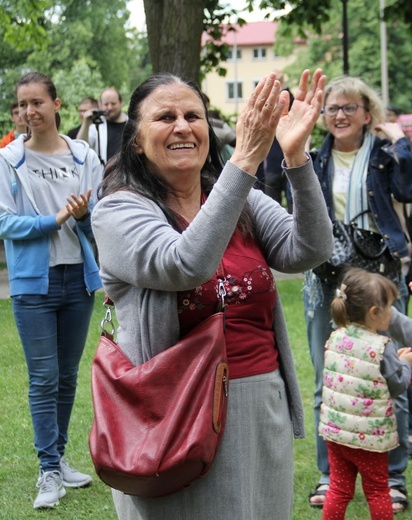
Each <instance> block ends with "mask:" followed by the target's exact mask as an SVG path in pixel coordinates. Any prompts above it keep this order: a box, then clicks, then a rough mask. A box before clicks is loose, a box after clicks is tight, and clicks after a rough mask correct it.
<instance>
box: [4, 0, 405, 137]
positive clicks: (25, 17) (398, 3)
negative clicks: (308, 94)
mask: <svg viewBox="0 0 412 520" xmlns="http://www.w3.org/2000/svg"><path fill="white" fill-rule="evenodd" d="M244 1H245V8H246V10H249V11H252V10H254V9H270V14H269V15H268V17H269V18H271V19H279V18H280V19H281V20H282V23H281V27H282V38H281V39H282V46H283V55H287V54H289V53H290V52H291V51H292V49H293V47H294V45H293V37H294V36H296V35H298V34H301V35H302V34H303V35H304V36H305V37H307V36H310V45H309V50H308V51H307V53H306V54H304V55H303V56H302V57H301V61H300V62H299V61H298V64H297V66H299V67H301V66H302V64H303V66H305V67H306V66H309V65H310V66H312V64H313V65H314V66H315V65H323V66H324V68H325V70H327V71H328V74H329V76H335V75H337V74H338V73H340V70H341V60H342V56H341V52H342V45H341V43H342V42H341V39H340V36H339V35H340V34H341V20H340V14H339V13H341V8H342V2H343V1H345V2H347V5H348V10H349V15H350V16H351V18H350V24H349V25H350V53H349V56H350V63H351V71H350V72H351V73H352V74H357V75H362V76H364V77H365V78H366V79H370V80H371V81H372V84H373V85H378V84H379V80H378V76H379V67H380V62H379V56H378V53H379V45H378V43H377V42H378V41H379V35H378V25H379V20H378V19H379V14H378V11H377V5H378V3H379V2H378V0H365V1H361V0H290V1H287V0H244ZM144 6H145V12H146V21H147V31H148V34H147V36H146V35H145V34H139V33H138V32H137V31H136V30H135V29H133V30H132V29H130V28H129V27H128V26H127V20H128V17H129V13H128V10H127V0H2V1H1V2H0V41H1V42H2V44H1V45H0V81H1V86H2V90H1V95H0V119H4V118H8V117H9V114H8V108H9V104H10V103H11V102H12V101H13V98H14V86H15V84H16V81H17V79H18V78H19V76H20V75H21V74H22V73H24V72H26V71H27V70H34V69H37V70H40V71H42V72H44V73H46V74H49V75H50V76H51V77H52V78H53V79H54V80H55V82H56V84H57V85H58V92H59V96H60V97H61V98H62V100H63V113H62V115H63V116H64V117H63V118H62V130H63V131H66V130H67V129H68V128H70V126H73V124H75V123H76V122H77V121H76V117H77V116H76V108H77V104H78V102H79V100H80V99H81V98H82V97H84V96H87V95H92V96H94V97H97V96H98V95H99V94H100V92H101V89H102V88H104V87H106V86H114V87H116V88H118V89H119V90H120V91H121V92H122V93H123V94H124V97H125V99H127V98H128V96H129V94H130V92H131V91H132V90H133V88H134V87H135V86H136V85H137V84H138V83H140V82H141V81H143V80H144V79H145V78H146V77H147V76H148V75H149V74H150V73H151V72H152V64H153V69H154V70H155V71H160V70H167V71H173V72H176V73H180V74H184V75H188V76H191V77H194V78H197V79H199V80H200V79H201V77H202V75H204V74H205V73H206V72H208V71H210V70H217V72H218V73H219V74H221V75H224V74H225V68H224V61H225V59H226V57H227V54H228V50H229V49H228V47H227V45H225V44H222V42H221V41H220V38H221V31H222V24H228V23H229V22H232V23H233V24H240V25H242V24H243V23H245V21H244V18H243V17H242V14H243V13H242V12H238V11H236V10H234V9H231V8H230V7H229V6H228V5H227V3H226V2H225V0H144ZM285 12H286V14H285ZM351 13H352V14H351ZM355 13H356V14H355ZM385 17H386V18H387V20H388V35H389V53H390V54H389V56H388V61H389V67H390V78H391V84H390V89H391V100H392V99H393V100H394V101H395V100H396V102H397V103H398V104H399V105H400V106H401V107H406V106H407V105H408V104H409V103H410V100H409V98H408V92H409V88H408V87H409V86H410V79H409V78H408V74H407V71H408V70H409V61H410V60H408V58H407V57H408V55H409V56H410V55H411V48H410V46H411V43H410V41H409V40H410V32H411V30H412V4H411V1H410V0H386V9H385ZM408 31H409V39H408V38H407V36H406V35H407V34H408ZM203 32H206V33H207V34H208V35H209V36H210V42H209V43H208V44H207V45H206V47H205V48H204V49H203V51H202V53H201V52H200V49H201V38H202V34H203ZM318 33H321V34H322V37H317V36H316V34H318ZM408 53H409V54H408Z"/></svg>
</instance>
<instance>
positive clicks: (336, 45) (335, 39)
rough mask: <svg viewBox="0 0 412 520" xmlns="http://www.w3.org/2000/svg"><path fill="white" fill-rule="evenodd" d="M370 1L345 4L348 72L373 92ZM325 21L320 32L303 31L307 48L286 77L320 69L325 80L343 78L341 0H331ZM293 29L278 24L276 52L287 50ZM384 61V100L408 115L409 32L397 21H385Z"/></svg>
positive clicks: (375, 69) (377, 60)
mask: <svg viewBox="0 0 412 520" xmlns="http://www.w3.org/2000/svg"><path fill="white" fill-rule="evenodd" d="M378 4H379V3H378V2H377V1H376V0H349V2H348V5H347V14H348V33H349V34H348V40H349V74H350V75H351V76H360V77H362V78H363V79H365V81H367V82H368V83H369V84H370V85H371V86H372V87H373V88H375V89H376V90H377V91H380V89H381V48H380V13H379V5H378ZM329 15H330V19H329V22H327V23H324V24H323V26H322V34H321V35H317V34H314V33H313V32H312V33H310V32H309V31H306V33H305V37H306V38H307V42H308V46H307V47H306V49H305V50H303V51H302V52H300V54H299V56H298V59H297V61H296V62H295V63H294V64H293V65H292V66H290V67H288V69H287V72H288V73H289V76H290V77H291V78H295V77H298V75H299V73H300V71H301V70H302V69H303V68H310V69H314V68H315V67H322V69H323V70H324V72H325V74H326V75H327V76H328V78H330V79H332V78H334V77H337V76H340V75H342V74H343V42H342V2H341V0H331V8H330V13H329ZM299 31H300V28H299V27H292V26H290V25H288V26H287V25H286V24H284V23H283V20H282V22H281V25H280V29H279V30H278V32H277V41H276V52H277V54H280V55H282V54H283V53H284V52H287V51H289V50H290V48H291V47H292V46H293V41H294V40H295V38H296V37H297V36H298V34H299ZM386 32H387V62H388V77H389V98H390V102H391V103H392V104H395V105H398V106H399V107H400V108H401V109H402V110H403V111H405V112H410V111H412V100H411V98H410V94H409V92H410V89H411V88H412V78H411V76H410V74H409V70H410V59H411V56H412V42H411V38H410V29H409V27H408V25H407V24H405V23H402V22H400V21H399V20H397V21H396V22H387V24H386Z"/></svg>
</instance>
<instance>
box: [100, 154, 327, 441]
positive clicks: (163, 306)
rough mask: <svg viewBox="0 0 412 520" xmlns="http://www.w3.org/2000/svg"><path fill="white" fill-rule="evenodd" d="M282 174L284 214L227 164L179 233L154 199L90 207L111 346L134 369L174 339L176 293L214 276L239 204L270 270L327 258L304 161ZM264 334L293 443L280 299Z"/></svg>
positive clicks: (120, 196)
mask: <svg viewBox="0 0 412 520" xmlns="http://www.w3.org/2000/svg"><path fill="white" fill-rule="evenodd" d="M286 171H287V174H288V178H289V180H290V183H291V186H292V195H293V199H294V215H293V217H292V216H291V215H289V214H288V213H287V212H286V211H285V209H283V208H282V207H281V206H280V205H279V204H278V203H276V202H275V201H273V200H272V199H271V198H269V197H267V196H266V195H264V194H263V193H262V192H261V191H259V190H254V189H252V187H253V184H254V182H255V177H253V176H251V175H249V174H247V173H246V172H244V171H242V170H240V169H239V168H237V167H236V166H235V165H233V164H232V163H230V162H228V163H227V164H226V166H225V167H224V169H223V171H222V174H221V175H220V177H219V179H218V181H217V182H216V184H215V186H214V188H213V190H212V191H211V193H210V195H209V197H208V198H207V200H206V202H205V203H204V204H203V206H202V207H201V209H200V211H199V213H198V214H197V216H196V217H195V219H194V220H193V221H192V223H191V224H190V226H189V227H188V228H187V229H186V230H185V231H184V232H183V233H182V234H180V233H178V232H177V231H175V230H174V229H173V228H172V227H171V226H170V224H169V223H168V222H167V220H166V217H165V215H164V213H163V212H162V210H161V209H160V208H159V207H158V206H157V205H156V204H155V203H154V202H152V201H150V200H148V199H147V198H145V197H143V196H140V195H138V194H135V193H131V192H128V191H119V192H117V193H114V194H112V195H109V196H107V197H105V198H103V199H102V200H101V201H99V202H98V204H97V205H96V207H95V208H94V211H93V214H92V225H93V231H94V236H95V239H96V242H97V246H98V249H99V259H100V274H101V277H102V281H103V285H104V288H105V290H106V292H107V294H108V295H109V297H110V298H111V299H112V300H113V302H114V303H115V305H116V316H117V319H118V322H119V329H118V332H117V341H118V343H119V345H120V346H121V347H122V349H123V351H124V352H125V354H126V355H127V356H128V357H129V358H130V359H131V360H132V362H133V363H134V364H139V363H143V362H145V361H147V360H148V359H150V358H151V357H153V356H154V355H156V354H157V353H159V352H161V351H163V350H165V349H167V348H168V347H170V346H172V345H173V344H175V343H176V342H177V341H178V339H179V319H178V314H177V297H176V292H177V291H183V290H187V289H191V288H194V287H197V286H198V285H200V284H202V283H204V282H206V281H207V280H209V279H210V278H211V277H212V275H213V274H214V273H215V272H216V270H217V268H218V265H219V262H220V260H221V258H222V255H223V253H224V251H225V249H226V246H227V244H228V243H229V240H230V238H231V236H232V234H233V232H234V230H235V228H236V224H237V221H238V219H239V215H240V213H241V210H242V208H243V206H244V204H245V202H246V199H247V200H248V201H249V203H250V205H251V208H252V211H253V214H254V216H255V219H256V225H257V231H258V237H259V241H260V245H261V247H262V249H263V252H264V254H265V257H266V260H267V263H268V265H269V266H270V267H271V268H273V269H275V270H277V271H281V272H287V273H295V272H302V271H306V270H307V269H311V268H312V267H314V266H315V265H318V264H320V263H321V262H324V261H325V260H327V259H328V258H329V257H330V255H331V253H332V249H333V237H332V227H331V222H330V219H329V217H328V214H327V211H326V205H325V202H324V198H323V195H322V192H321V189H320V186H319V182H318V180H317V177H316V175H315V173H314V171H313V167H312V163H311V162H308V163H307V164H306V165H304V166H301V167H298V168H289V169H287V170H286ZM274 330H275V338H276V346H277V348H278V350H279V362H280V369H281V373H282V376H283V378H284V380H285V383H286V387H287V391H288V396H289V405H290V410H291V418H292V421H293V427H294V435H295V437H303V436H304V425H303V407H302V402H301V398H300V392H299V387H298V382H297V377H296V372H295V368H294V362H293V357H292V351H291V348H290V344H289V339H288V335H287V330H286V324H285V320H284V316H283V310H282V306H281V303H280V299H278V300H277V303H276V305H275V308H274Z"/></svg>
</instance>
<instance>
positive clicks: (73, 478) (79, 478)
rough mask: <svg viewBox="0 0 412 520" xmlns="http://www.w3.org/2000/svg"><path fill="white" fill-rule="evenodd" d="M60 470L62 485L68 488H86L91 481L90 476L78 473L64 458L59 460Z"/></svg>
mask: <svg viewBox="0 0 412 520" xmlns="http://www.w3.org/2000/svg"><path fill="white" fill-rule="evenodd" d="M60 470H61V474H62V478H63V485H64V486H65V487H69V488H79V487H84V486H88V485H89V484H90V483H91V481H92V480H93V479H92V477H91V476H90V475H86V474H85V473H80V471H77V469H74V468H73V467H72V466H70V464H68V463H67V462H66V461H65V460H64V458H63V457H62V458H61V459H60Z"/></svg>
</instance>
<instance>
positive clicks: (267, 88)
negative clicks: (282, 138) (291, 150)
mask: <svg viewBox="0 0 412 520" xmlns="http://www.w3.org/2000/svg"><path fill="white" fill-rule="evenodd" d="M279 93H280V83H279V81H277V80H276V74H275V73H271V74H269V75H268V76H265V77H263V78H262V79H261V80H260V82H259V84H258V85H257V87H256V88H255V90H254V91H253V93H252V95H251V96H250V98H249V100H248V102H247V103H246V106H245V107H244V109H243V110H242V113H241V115H240V117H239V119H238V122H237V124H236V147H235V151H234V152H233V155H232V157H231V159H230V162H232V163H234V164H236V166H238V167H239V168H241V169H242V170H245V171H247V172H248V173H250V174H252V175H254V174H255V173H256V171H257V169H258V166H259V164H260V163H261V162H262V161H263V160H264V159H265V157H266V156H267V154H268V152H269V150H270V147H271V146H272V143H273V139H274V137H275V132H276V127H277V124H278V121H279V118H280V115H281V114H282V112H283V110H284V108H285V107H286V100H285V96H279Z"/></svg>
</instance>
